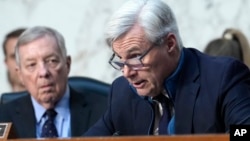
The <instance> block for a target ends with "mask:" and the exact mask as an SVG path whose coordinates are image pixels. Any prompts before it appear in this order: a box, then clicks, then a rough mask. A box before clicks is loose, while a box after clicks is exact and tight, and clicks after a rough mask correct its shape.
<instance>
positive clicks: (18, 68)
mask: <svg viewBox="0 0 250 141" xmlns="http://www.w3.org/2000/svg"><path fill="white" fill-rule="evenodd" d="M15 70H16V72H17V75H18V77H19V80H20V82H21V83H22V84H23V85H24V83H23V77H22V74H21V68H20V66H16V68H15Z"/></svg>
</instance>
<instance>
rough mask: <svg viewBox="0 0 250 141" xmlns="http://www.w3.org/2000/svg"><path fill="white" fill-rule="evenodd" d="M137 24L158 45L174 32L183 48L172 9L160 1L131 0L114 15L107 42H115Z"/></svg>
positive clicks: (107, 33)
mask: <svg viewBox="0 0 250 141" xmlns="http://www.w3.org/2000/svg"><path fill="white" fill-rule="evenodd" d="M135 24H139V26H141V27H142V28H143V29H144V31H145V34H146V38H147V39H148V40H149V41H150V42H152V43H156V42H157V41H159V40H160V39H162V37H163V36H165V35H166V34H168V33H169V32H172V33H174V34H175V36H176V38H177V44H178V46H179V47H181V46H182V41H181V38H180V35H179V31H178V26H177V22H176V19H175V16H174V14H173V12H172V11H171V9H170V7H169V6H168V5H167V4H165V3H164V2H162V1H160V0H129V1H127V2H126V3H125V4H124V5H123V6H122V7H121V8H120V9H119V10H118V11H117V12H115V13H114V15H113V16H112V17H111V19H110V22H109V23H108V25H107V29H106V42H107V44H108V45H109V46H112V44H113V42H114V41H115V40H117V39H118V38H120V37H121V36H122V35H124V34H126V33H127V32H128V31H129V30H130V29H131V28H132V27H133V26H134V25H135Z"/></svg>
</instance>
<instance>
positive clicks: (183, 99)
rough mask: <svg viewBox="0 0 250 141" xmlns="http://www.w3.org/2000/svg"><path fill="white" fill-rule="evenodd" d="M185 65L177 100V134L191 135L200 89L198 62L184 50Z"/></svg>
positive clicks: (179, 83)
mask: <svg viewBox="0 0 250 141" xmlns="http://www.w3.org/2000/svg"><path fill="white" fill-rule="evenodd" d="M183 51H184V55H185V56H184V64H183V68H182V72H181V75H180V78H179V82H178V89H177V92H176V99H175V132H176V134H189V133H192V132H193V131H192V130H193V129H192V128H193V114H194V106H195V101H196V97H197V94H198V91H199V88H200V83H198V82H199V74H200V72H199V71H200V70H199V69H198V68H199V66H198V60H197V58H196V57H195V56H194V55H193V54H192V52H190V51H188V50H187V49H185V48H183Z"/></svg>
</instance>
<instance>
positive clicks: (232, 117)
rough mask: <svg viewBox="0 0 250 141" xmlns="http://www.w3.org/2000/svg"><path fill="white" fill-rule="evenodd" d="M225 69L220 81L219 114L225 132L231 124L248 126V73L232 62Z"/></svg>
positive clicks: (244, 68) (249, 87) (249, 73)
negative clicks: (222, 120) (222, 119)
mask: <svg viewBox="0 0 250 141" xmlns="http://www.w3.org/2000/svg"><path fill="white" fill-rule="evenodd" d="M228 67H229V69H225V70H227V71H225V73H224V75H223V77H222V80H221V82H222V83H221V90H222V92H221V95H220V100H219V102H220V104H221V110H220V111H221V114H222V117H223V118H224V122H225V123H224V124H225V130H226V131H229V129H230V125H232V124H250V72H249V68H247V67H246V66H245V65H244V64H242V63H239V62H238V61H234V62H233V63H231V64H230V65H229V66H228Z"/></svg>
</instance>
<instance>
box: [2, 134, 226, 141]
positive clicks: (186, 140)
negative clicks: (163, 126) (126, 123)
mask: <svg viewBox="0 0 250 141" xmlns="http://www.w3.org/2000/svg"><path fill="white" fill-rule="evenodd" d="M38 140H39V139H10V140H7V141H38ZM42 140H43V141H229V134H211V135H179V136H116V137H82V138H67V139H66V138H62V139H59V138H57V139H42Z"/></svg>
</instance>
